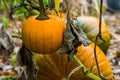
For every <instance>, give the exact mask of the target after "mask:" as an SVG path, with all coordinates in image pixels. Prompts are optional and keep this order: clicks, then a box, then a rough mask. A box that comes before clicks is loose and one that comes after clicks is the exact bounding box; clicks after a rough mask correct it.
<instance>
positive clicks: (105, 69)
mask: <svg viewBox="0 0 120 80" xmlns="http://www.w3.org/2000/svg"><path fill="white" fill-rule="evenodd" d="M93 48H94V43H92V44H90V46H88V47H84V46H79V47H78V51H77V54H76V55H77V57H78V59H79V60H80V61H81V62H82V63H83V64H84V65H85V66H86V67H87V68H88V69H90V68H91V67H93V69H92V71H91V72H92V73H94V74H96V75H98V73H97V68H96V63H95V60H94V49H93ZM97 58H98V63H99V67H100V71H101V73H102V75H103V76H104V77H106V78H108V79H111V80H114V79H113V74H112V70H111V67H110V63H109V61H108V60H107V58H106V56H105V55H104V53H103V52H102V50H101V49H100V48H99V47H97ZM35 62H36V65H37V66H38V68H39V70H38V75H37V80H67V77H68V75H69V73H70V72H71V71H72V70H73V69H74V68H76V67H77V65H76V63H75V62H74V61H69V62H68V61H67V55H57V54H50V55H42V54H38V55H36V57H35ZM70 80H92V79H90V78H88V77H87V76H85V75H84V74H83V73H82V71H81V70H79V71H77V72H75V73H74V74H73V75H72V76H71V77H70Z"/></svg>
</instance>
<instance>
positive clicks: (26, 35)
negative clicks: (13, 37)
mask: <svg viewBox="0 0 120 80" xmlns="http://www.w3.org/2000/svg"><path fill="white" fill-rule="evenodd" d="M36 17H37V16H31V17H29V18H28V19H27V20H26V21H25V22H24V23H23V26H22V40H23V44H24V45H25V46H26V47H27V48H28V49H29V50H31V51H33V52H36V53H41V54H47V53H53V52H55V51H57V50H58V49H59V48H60V47H61V46H62V44H63V32H64V29H65V26H66V24H65V22H64V21H63V20H61V19H60V18H59V17H57V16H53V15H51V16H49V19H46V20H37V19H36Z"/></svg>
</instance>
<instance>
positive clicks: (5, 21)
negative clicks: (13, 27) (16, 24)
mask: <svg viewBox="0 0 120 80" xmlns="http://www.w3.org/2000/svg"><path fill="white" fill-rule="evenodd" d="M0 22H1V23H4V26H5V27H6V28H8V27H9V26H10V23H9V19H8V18H6V17H3V18H0Z"/></svg>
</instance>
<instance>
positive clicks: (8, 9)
mask: <svg viewBox="0 0 120 80" xmlns="http://www.w3.org/2000/svg"><path fill="white" fill-rule="evenodd" d="M3 2H4V5H5V7H6V9H7V11H8V13H10V8H9V6H8V4H7V1H6V0H3Z"/></svg>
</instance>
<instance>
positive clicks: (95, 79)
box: [73, 55, 101, 80]
mask: <svg viewBox="0 0 120 80" xmlns="http://www.w3.org/2000/svg"><path fill="white" fill-rule="evenodd" d="M73 60H74V61H75V62H76V63H77V65H78V66H82V67H84V69H85V71H87V68H86V67H85V66H84V65H83V64H82V62H81V61H80V60H79V59H78V58H77V57H76V55H74V56H73ZM86 76H88V77H90V78H92V79H93V80H101V79H100V78H99V77H98V76H96V75H95V74H93V73H91V72H89V73H87V74H86Z"/></svg>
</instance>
